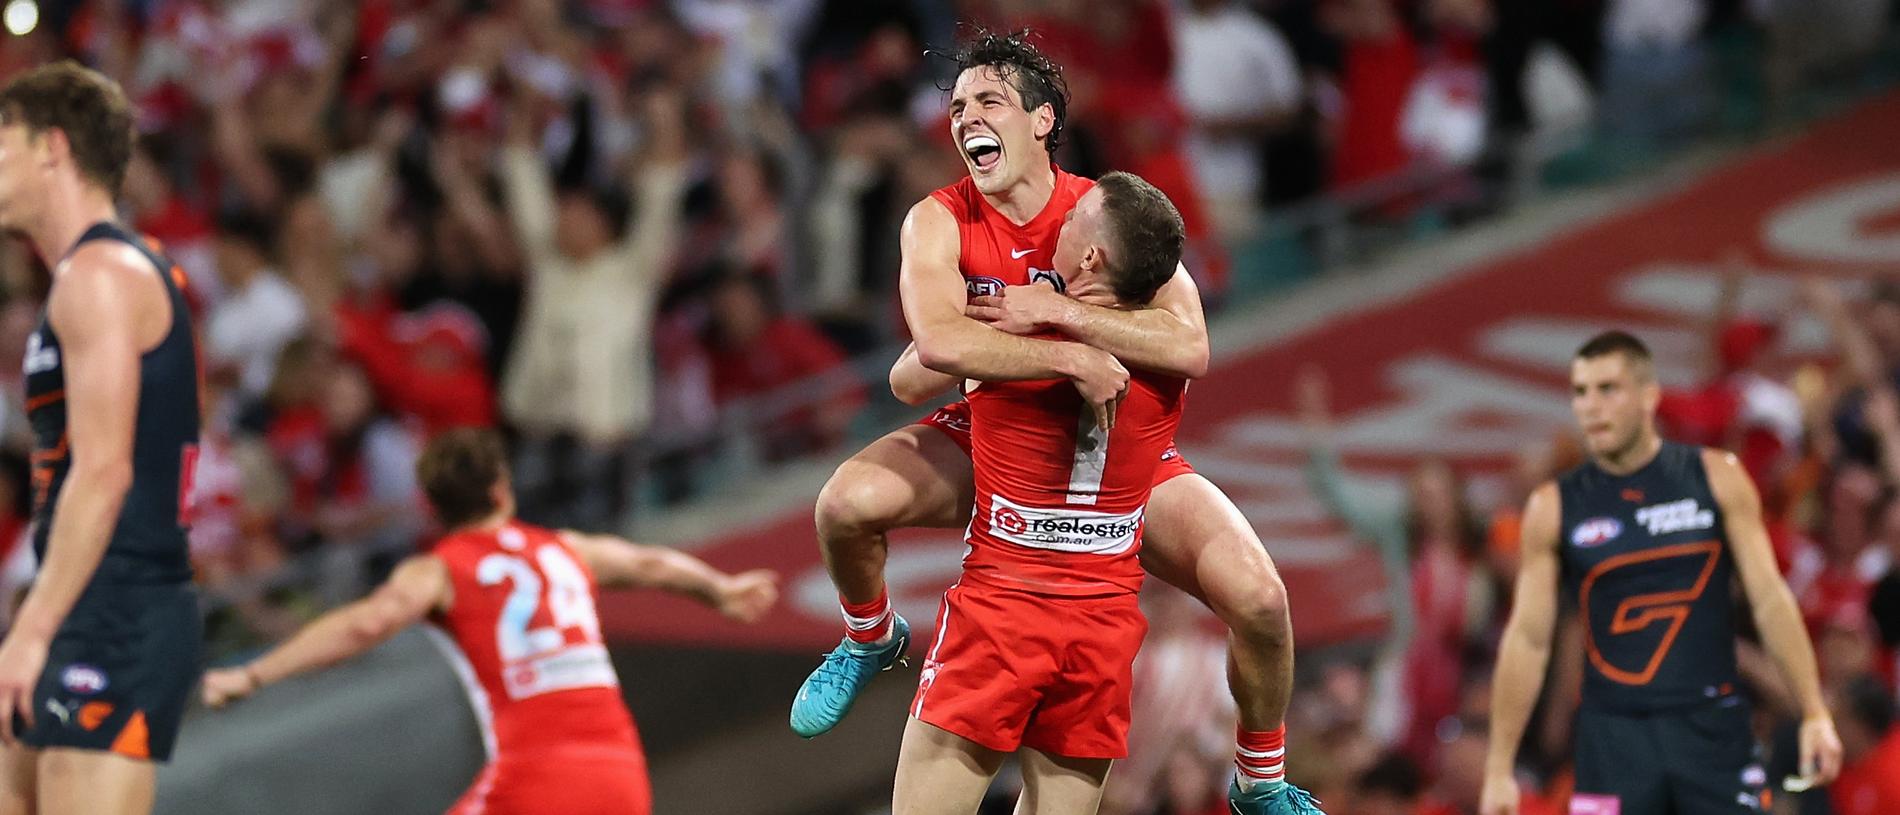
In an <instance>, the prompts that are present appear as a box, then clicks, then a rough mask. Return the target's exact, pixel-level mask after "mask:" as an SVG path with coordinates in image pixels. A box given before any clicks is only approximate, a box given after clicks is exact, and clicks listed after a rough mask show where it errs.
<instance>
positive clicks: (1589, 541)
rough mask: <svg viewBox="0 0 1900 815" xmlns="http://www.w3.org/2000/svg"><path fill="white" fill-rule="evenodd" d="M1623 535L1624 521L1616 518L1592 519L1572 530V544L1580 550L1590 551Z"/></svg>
mask: <svg viewBox="0 0 1900 815" xmlns="http://www.w3.org/2000/svg"><path fill="white" fill-rule="evenodd" d="M1621 534H1623V522H1622V521H1619V520H1617V519H1615V518H1591V519H1590V520H1587V521H1584V522H1583V523H1580V524H1577V528H1576V529H1572V530H1570V542H1571V543H1572V544H1575V545H1576V546H1578V547H1580V548H1583V549H1588V548H1590V547H1592V546H1602V545H1603V544H1606V543H1609V542H1610V541H1613V540H1616V536H1618V535H1621Z"/></svg>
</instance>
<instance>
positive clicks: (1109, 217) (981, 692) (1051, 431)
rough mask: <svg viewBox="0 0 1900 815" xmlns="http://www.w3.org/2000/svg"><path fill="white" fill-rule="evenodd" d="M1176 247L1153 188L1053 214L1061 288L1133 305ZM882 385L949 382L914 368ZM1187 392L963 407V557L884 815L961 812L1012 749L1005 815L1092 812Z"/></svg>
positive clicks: (1145, 296) (1103, 184)
mask: <svg viewBox="0 0 1900 815" xmlns="http://www.w3.org/2000/svg"><path fill="white" fill-rule="evenodd" d="M1184 231H1185V230H1183V228H1182V226H1181V216H1180V214H1179V213H1177V212H1176V211H1175V210H1174V207H1173V205H1172V204H1171V203H1169V201H1168V199H1167V197H1166V196H1164V195H1162V194H1161V192H1160V191H1159V190H1156V189H1155V188H1154V187H1153V186H1150V185H1149V184H1148V183H1147V182H1145V181H1142V180H1141V179H1139V178H1136V177H1135V176H1132V175H1128V174H1126V173H1110V174H1108V175H1106V176H1103V177H1102V180H1101V181H1100V182H1099V183H1098V184H1096V185H1095V186H1094V187H1093V188H1092V189H1090V190H1089V191H1088V192H1086V193H1084V194H1083V195H1082V196H1081V198H1080V199H1079V200H1078V201H1077V202H1076V205H1075V207H1074V208H1073V209H1071V210H1070V211H1069V213H1068V214H1067V215H1066V216H1065V218H1064V221H1063V224H1062V226H1061V227H1060V229H1059V237H1058V238H1057V241H1056V248H1055V253H1054V257H1053V258H1052V265H1053V266H1054V267H1055V270H1056V272H1057V274H1058V275H1060V279H1062V280H1063V281H1064V282H1075V283H1077V284H1079V285H1086V284H1096V285H1101V286H1102V287H1103V288H1106V289H1108V290H1109V291H1112V292H1114V293H1115V295H1116V297H1117V299H1118V301H1119V302H1120V303H1121V304H1122V305H1124V306H1129V307H1133V306H1138V305H1141V304H1144V303H1146V302H1147V301H1148V300H1149V299H1150V298H1152V297H1153V296H1154V291H1155V289H1157V288H1160V286H1161V284H1163V283H1165V282H1166V281H1167V279H1168V278H1169V277H1170V276H1172V275H1173V273H1174V269H1175V266H1176V264H1178V263H1179V262H1180V258H1181V245H1182V242H1183V240H1184ZM1038 341H1041V340H1038ZM894 378H895V379H897V380H899V381H902V382H904V383H905V384H906V386H907V387H908V386H910V385H918V386H921V387H929V386H932V385H941V384H944V382H945V380H946V379H947V377H946V376H945V375H944V374H941V373H938V372H935V371H931V370H929V369H926V368H924V367H923V366H922V365H920V364H917V362H916V361H915V359H914V357H913V358H911V359H909V360H906V361H905V363H904V364H902V365H900V366H899V368H898V371H897V373H896V374H894ZM1186 387H1187V382H1186V380H1184V379H1182V378H1180V377H1177V376H1170V375H1167V374H1156V373H1138V374H1135V375H1134V376H1132V377H1131V378H1130V380H1129V383H1128V388H1127V390H1126V391H1125V395H1124V396H1122V397H1119V398H1116V399H1114V400H1111V401H1109V402H1108V403H1107V404H1105V405H1103V406H1101V407H1100V408H1099V409H1098V408H1097V407H1096V406H1094V405H1091V404H1089V403H1088V402H1087V401H1085V400H1084V399H1083V397H1082V396H1081V394H1080V393H1079V392H1078V391H1077V390H1076V388H1075V387H1073V386H1072V385H1071V384H1070V383H1069V382H1068V381H1066V380H1062V379H1050V380H1041V381H1018V382H986V383H983V384H981V385H980V386H978V387H977V388H976V390H974V391H973V392H971V393H970V395H969V404H970V413H971V436H970V440H971V445H972V451H971V454H972V458H973V460H974V463H975V468H976V476H975V477H976V495H977V498H976V513H975V516H974V517H973V518H972V519H971V521H970V525H969V528H968V532H967V533H966V536H965V540H966V541H967V542H968V543H969V547H970V548H969V551H968V552H967V553H966V554H965V555H964V558H963V575H962V577H961V578H960V579H958V581H957V583H956V585H954V586H952V587H951V588H950V590H949V591H947V592H945V593H944V599H943V605H942V609H941V611H940V612H939V614H938V619H937V636H936V639H935V641H934V642H933V643H932V645H931V647H930V651H929V654H928V656H926V657H925V660H924V667H923V674H922V677H921V678H920V679H919V681H918V686H917V696H916V698H915V700H914V701H913V702H912V703H911V709H910V713H911V719H910V722H909V723H908V724H907V725H906V726H905V728H904V742H903V747H902V749H901V750H900V751H899V753H898V758H897V784H896V789H895V792H894V795H893V807H892V808H893V811H894V812H895V813H898V814H899V815H923V814H924V813H968V812H974V811H975V810H976V807H977V805H978V804H979V803H980V802H981V800H982V797H983V793H984V791H985V790H986V789H987V788H988V787H989V782H990V777H991V776H992V775H994V774H995V772H996V770H997V769H998V768H999V766H1000V765H1001V763H1002V760H1003V758H1004V756H1006V755H1007V754H1009V753H1012V752H1015V751H1016V750H1017V748H1018V747H1021V748H1023V751H1022V763H1023V799H1022V801H1021V803H1020V804H1019V805H1018V807H1017V811H1018V812H1021V813H1087V812H1094V811H1095V810H1096V808H1097V806H1098V805H1099V804H1100V801H1101V787H1102V782H1103V781H1104V780H1106V778H1107V777H1108V770H1109V766H1110V765H1111V764H1112V763H1113V761H1114V759H1117V758H1121V757H1123V756H1125V755H1126V754H1127V731H1128V723H1129V705H1130V701H1131V690H1130V682H1131V681H1132V676H1131V673H1132V668H1133V665H1134V660H1135V653H1136V652H1137V651H1139V650H1140V649H1141V639H1142V635H1143V634H1145V633H1146V632H1147V621H1146V620H1145V619H1143V617H1142V614H1141V607H1140V604H1139V603H1138V602H1137V599H1136V593H1137V592H1138V591H1139V590H1140V588H1141V579H1142V572H1141V564H1140V562H1139V560H1138V558H1139V553H1140V549H1141V526H1142V511H1143V509H1144V507H1145V505H1146V503H1147V500H1148V494H1149V492H1150V490H1152V489H1153V485H1154V470H1155V467H1156V466H1157V465H1158V464H1159V463H1160V461H1161V453H1162V451H1164V450H1166V449H1167V446H1168V444H1169V441H1170V440H1171V439H1172V438H1173V437H1174V430H1175V428H1176V427H1178V426H1179V424H1180V420H1181V408H1182V405H1183V403H1184V399H1185V391H1186Z"/></svg>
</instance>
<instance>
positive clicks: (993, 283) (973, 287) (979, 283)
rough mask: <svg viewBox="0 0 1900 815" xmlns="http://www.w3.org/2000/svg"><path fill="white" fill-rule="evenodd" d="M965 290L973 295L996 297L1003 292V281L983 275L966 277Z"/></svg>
mask: <svg viewBox="0 0 1900 815" xmlns="http://www.w3.org/2000/svg"><path fill="white" fill-rule="evenodd" d="M963 290H964V291H965V292H967V293H968V294H969V295H970V296H971V297H994V296H996V295H999V294H1002V293H1003V281H1001V280H998V279H996V278H994V277H986V276H982V275H977V276H974V277H966V278H963Z"/></svg>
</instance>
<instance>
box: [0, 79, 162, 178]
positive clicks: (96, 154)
mask: <svg viewBox="0 0 1900 815" xmlns="http://www.w3.org/2000/svg"><path fill="white" fill-rule="evenodd" d="M0 122H5V123H6V124H19V125H24V126H26V128H27V130H29V131H31V132H32V133H33V134H34V135H39V134H42V133H45V132H46V131H48V130H58V131H60V132H61V133H65V134H66V142H67V144H69V145H70V146H71V149H72V156H73V163H74V164H76V165H78V167H79V171H80V172H81V173H82V174H84V175H85V176H86V178H88V179H90V180H91V181H92V182H93V183H96V184H98V185H99V186H100V187H103V188H104V189H105V191H106V192H108V193H110V194H112V195H113V196H114V197H117V196H118V194H119V187H120V185H122V184H123V183H124V181H125V167H126V165H127V164H129V163H131V161H132V139H133V138H134V136H135V135H136V134H135V131H134V129H133V126H132V105H131V103H130V102H127V101H126V98H125V91H124V90H122V89H121V88H120V87H119V83H117V82H114V81H112V80H111V79H108V78H107V77H106V75H105V74H102V73H99V72H98V71H94V70H92V69H90V68H87V67H85V66H82V65H80V64H79V63H77V62H73V61H72V60H63V61H60V62H55V63H53V64H51V65H42V66H40V67H38V68H34V69H33V70H31V71H27V72H26V73H24V74H21V75H19V76H17V77H15V78H14V79H13V80H12V81H11V82H8V83H7V84H6V87H5V88H0Z"/></svg>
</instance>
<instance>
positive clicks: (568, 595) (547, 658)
mask: <svg viewBox="0 0 1900 815" xmlns="http://www.w3.org/2000/svg"><path fill="white" fill-rule="evenodd" d="M431 554H432V555H434V556H435V557H437V558H440V559H441V560H442V562H443V564H444V565H445V566H447V568H448V573H449V582H450V585H451V586H452V591H453V597H452V599H451V601H450V605H449V610H448V611H446V612H439V613H437V614H436V615H434V616H433V617H432V618H431V622H432V623H434V625H435V626H436V627H437V628H438V629H439V630H440V631H441V632H442V633H443V634H446V635H447V639H448V640H451V641H452V643H442V642H441V641H440V638H438V644H441V645H444V646H445V650H446V651H448V652H449V657H450V661H451V662H452V663H454V666H455V669H456V673H457V674H458V675H459V676H460V677H461V679H462V683H463V685H464V686H465V687H466V689H467V690H468V693H469V696H470V697H471V698H470V702H471V703H472V704H473V705H474V708H475V716H476V719H477V720H478V721H479V722H480V724H481V727H482V739H483V742H484V746H485V747H486V748H487V749H488V755H489V758H490V759H491V760H494V759H500V758H518V757H523V756H526V755H531V754H534V753H539V752H546V751H551V750H557V749H569V748H575V747H582V748H602V747H606V748H615V749H627V750H634V751H638V750H639V739H638V736H637V735H636V732H635V730H634V725H633V716H632V715H631V714H629V713H628V712H627V707H626V704H625V702H624V701H623V700H622V699H621V695H620V682H619V679H618V678H617V677H616V676H615V674H614V669H613V664H612V662H610V661H609V660H608V657H607V647H606V645H605V644H604V643H603V642H602V641H601V638H600V618H599V616H598V615H597V614H596V613H595V611H594V600H595V594H594V579H593V574H592V573H591V572H589V571H588V569H587V564H586V563H585V562H584V561H583V560H582V559H581V557H580V555H579V554H578V553H576V552H575V551H574V550H573V549H572V548H570V547H569V546H568V545H567V543H566V542H565V541H564V540H562V538H561V536H560V535H559V534H557V533H555V532H553V531H550V530H547V529H542V528H539V527H535V526H531V525H528V524H524V523H520V522H509V523H507V524H504V525H502V526H500V527H498V528H495V529H492V530H469V531H464V532H459V533H456V534H453V535H450V536H448V537H446V538H443V539H442V540H441V541H440V542H439V543H437V544H436V547H435V549H434V550H433V551H432V552H431Z"/></svg>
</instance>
